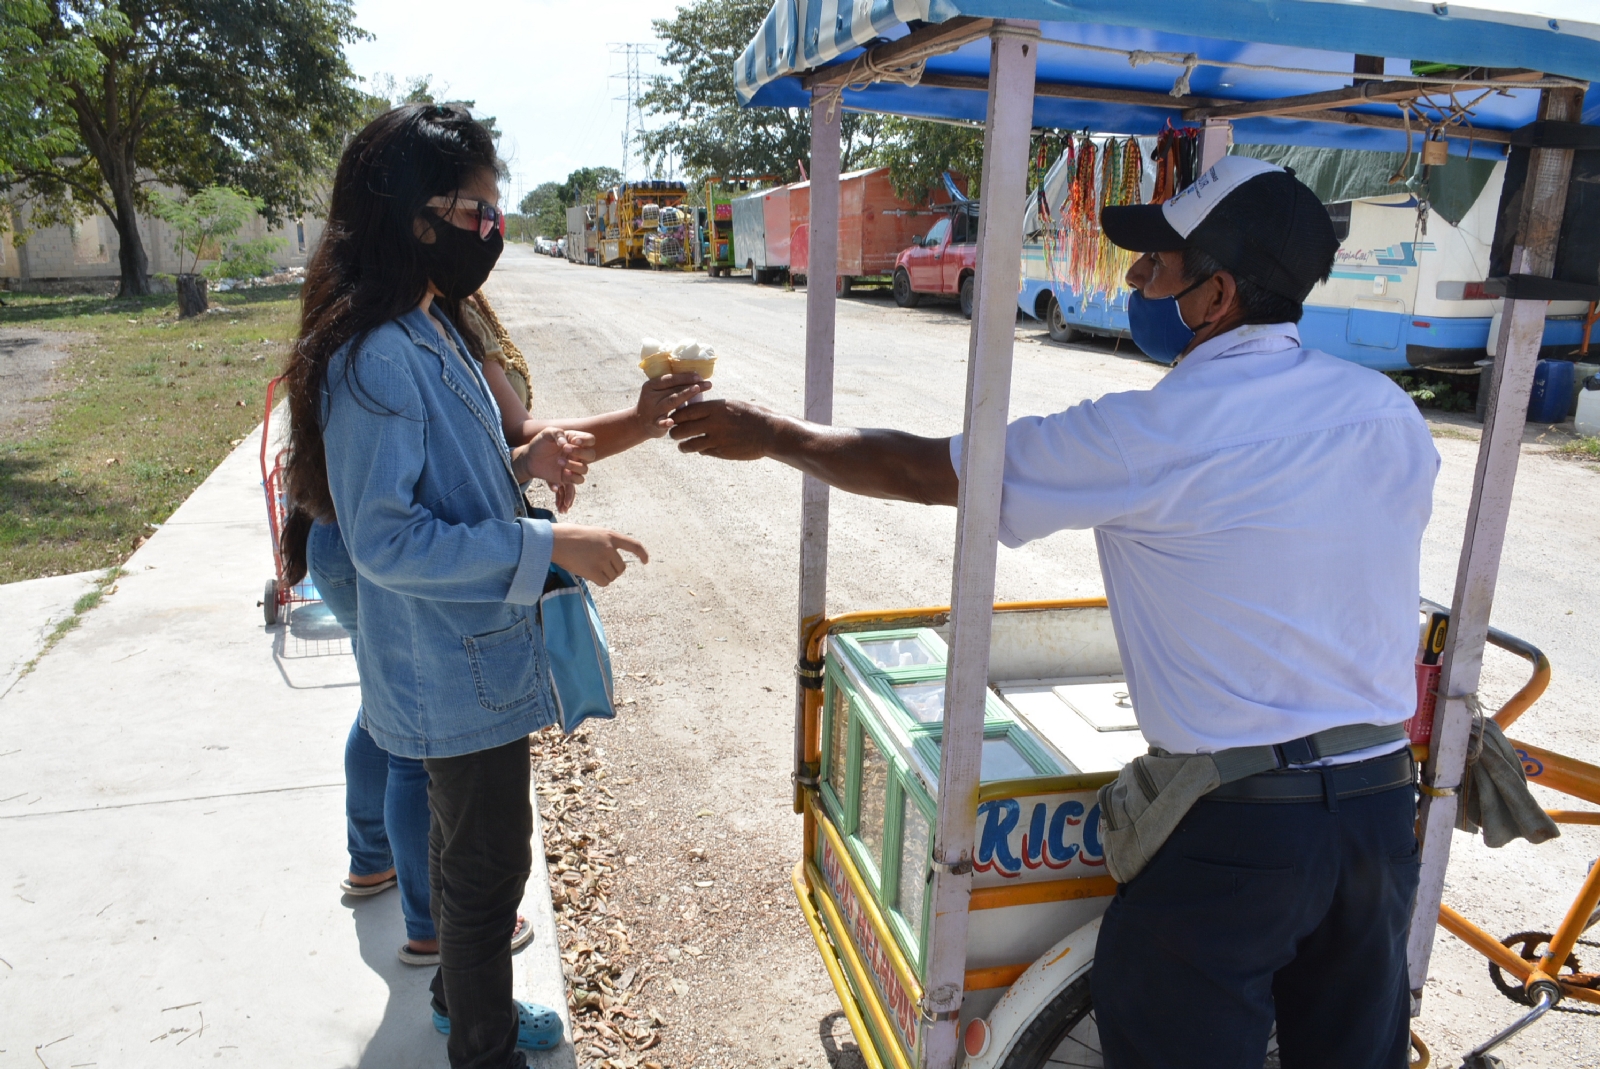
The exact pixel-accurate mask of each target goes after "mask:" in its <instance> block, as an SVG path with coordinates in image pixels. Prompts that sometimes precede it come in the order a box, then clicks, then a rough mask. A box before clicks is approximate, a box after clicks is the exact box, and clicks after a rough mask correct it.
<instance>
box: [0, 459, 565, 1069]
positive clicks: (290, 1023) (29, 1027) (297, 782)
mask: <svg viewBox="0 0 1600 1069" xmlns="http://www.w3.org/2000/svg"><path fill="white" fill-rule="evenodd" d="M260 433H261V432H260V430H259V429H258V430H257V431H256V433H255V434H254V435H252V436H251V437H250V438H247V439H246V440H245V441H244V442H243V443H242V444H241V445H240V446H239V448H238V449H236V450H235V451H234V452H233V454H232V455H231V456H229V457H228V459H227V460H225V461H224V462H223V463H222V465H221V466H220V467H218V468H217V470H216V471H215V472H213V473H212V475H211V477H210V478H208V479H207V480H206V481H205V483H204V484H202V485H201V486H200V488H199V489H198V490H196V491H195V493H194V495H193V496H192V497H191V498H190V499H189V500H188V501H186V502H185V503H184V504H183V506H182V507H181V508H180V509H179V510H178V511H177V512H176V513H175V514H174V515H173V516H172V518H171V520H169V521H168V522H167V524H166V525H165V526H163V527H162V528H161V530H160V531H159V532H157V534H156V535H155V537H153V538H152V539H150V541H149V542H147V543H146V544H145V545H144V546H143V547H142V548H141V549H140V550H139V551H138V552H137V553H136V554H134V556H133V558H132V559H131V560H130V561H129V562H128V564H127V565H126V572H127V574H126V575H125V576H124V577H123V578H122V579H120V580H119V581H118V584H117V587H116V593H115V594H114V595H110V596H108V597H107V598H106V599H105V600H104V602H103V603H102V604H101V605H100V607H98V608H96V609H94V610H93V611H92V612H90V613H88V614H87V615H86V616H85V617H84V620H83V623H82V625H81V626H80V627H78V628H77V629H76V630H74V631H72V632H71V633H70V634H68V635H67V636H66V637H65V638H64V639H63V640H62V642H61V643H60V644H59V645H58V646H57V647H56V648H55V649H54V650H52V651H51V652H50V653H49V654H48V655H47V656H46V657H45V658H44V659H43V660H42V661H41V662H40V664H39V666H38V667H37V668H36V669H35V670H34V671H33V672H32V673H31V674H30V675H28V676H27V677H26V678H24V679H22V680H21V681H19V682H18V683H16V685H15V686H14V687H13V688H12V689H11V691H10V693H9V694H6V695H5V697H4V698H0V882H3V889H0V1066H3V1067H12V1066H18V1067H20V1066H27V1067H30V1069H38V1067H39V1066H40V1065H41V1064H42V1065H44V1066H46V1067H47V1069H68V1067H74V1066H76V1067H84V1066H91V1065H99V1066H110V1065H114V1066H118V1067H135V1066H155V1065H160V1066H173V1065H188V1064H204V1065H228V1064H235V1063H237V1064H241V1065H243V1064H249V1065H253V1066H258V1065H265V1066H295V1067H297V1069H298V1067H322V1066H328V1067H336V1066H373V1067H378V1066H382V1067H385V1069H388V1067H413V1066H414V1067H419V1069H421V1067H428V1069H435V1067H443V1066H445V1065H446V1064H447V1060H446V1057H445V1044H444V1037H442V1036H440V1035H438V1034H437V1033H435V1032H434V1030H433V1026H432V1024H431V1021H430V1018H429V1011H428V992H427V987H428V983H429V981H430V980H431V979H432V975H433V970H432V969H420V968H412V967H408V966H406V965H402V964H401V963H400V961H399V960H398V958H397V957H396V956H395V951H396V949H397V948H398V947H399V945H400V944H401V943H402V942H403V941H404V939H405V933H404V928H403V925H402V921H401V916H400V902H399V895H398V893H396V892H386V893H384V894H381V895H378V896H375V897H374V898H371V899H359V900H357V899H342V898H341V896H340V894H339V891H338V881H339V879H340V878H341V877H342V876H343V875H344V874H345V872H346V871H347V869H348V865H349V858H348V855H347V854H346V853H345V826H344V791H343V787H344V783H343V780H344V775H343V747H344V738H345V735H346V734H347V732H348V731H349V728H350V722H351V719H352V717H353V716H354V713H355V710H356V706H357V704H358V703H359V693H358V690H357V684H356V672H355V663H354V661H353V659H352V658H351V656H350V649H349V642H348V641H347V640H345V639H344V636H343V632H342V631H340V630H339V629H338V628H337V626H336V625H334V624H333V623H332V621H331V620H330V619H329V618H328V617H327V615H326V611H325V610H323V609H322V608H321V606H311V607H306V608H302V609H298V610H296V612H295V613H294V614H293V615H292V616H291V618H290V621H289V623H288V625H287V626H284V625H280V626H278V627H274V628H266V627H264V626H263V618H262V612H261V609H260V608H258V607H257V600H258V599H259V598H260V597H261V590H262V587H263V585H264V584H265V581H266V580H267V579H268V578H270V577H271V575H272V555H271V550H270V547H269V545H268V536H267V524H266V515H265V505H264V503H263V500H262V495H261V486H260V481H261V476H260V471H259V468H258V464H257V455H258V450H259V448H260V437H259V435H260ZM57 585H60V584H57ZM27 586H28V584H16V587H18V588H24V587H27ZM35 593H36V592H33V591H29V590H22V589H18V590H17V591H16V592H15V593H13V592H12V588H10V587H0V619H5V618H7V617H9V616H11V615H12V613H13V611H14V610H18V611H20V609H21V607H22V606H23V605H24V604H25V603H27V601H28V599H29V598H34V597H35ZM73 596H76V595H75V594H74V595H73ZM35 600H37V599H36V598H35ZM69 604H70V603H69ZM533 854H534V858H535V862H534V865H535V868H534V873H533V876H532V878H531V879H530V880H529V884H528V895H527V898H526V900H525V901H524V903H523V906H522V912H523V913H524V914H525V915H527V916H528V918H529V919H530V920H531V921H532V922H533V923H534V925H535V928H536V935H535V939H534V941H533V943H532V944H531V945H530V946H529V947H528V948H527V949H526V950H524V951H523V952H522V953H521V954H519V955H518V956H517V958H516V959H515V960H516V962H517V966H516V969H517V993H518V995H519V997H523V998H528V999H531V1000H533V1001H536V1002H541V1003H543V1004H545V1005H547V1006H553V1007H558V1008H559V1009H560V1011H561V1013H562V1016H563V1018H565V1016H566V1000H565V997H564V994H563V987H562V976H561V962H560V959H559V957H558V954H557V950H556V946H555V940H554V916H553V913H552V911H551V908H550V898H549V894H548V891H547V887H548V880H547V877H546V873H545V869H544V851H543V849H541V848H539V842H538V836H537V833H536V835H535V849H534V851H533ZM530 1061H533V1062H534V1064H538V1065H541V1066H549V1067H556V1066H573V1065H574V1064H575V1059H574V1057H573V1052H572V1048H571V1046H570V1045H569V1044H567V1043H563V1045H562V1046H561V1047H560V1048H558V1049H557V1050H556V1051H554V1052H551V1053H550V1054H546V1055H539V1056H535V1057H533V1058H530Z"/></svg>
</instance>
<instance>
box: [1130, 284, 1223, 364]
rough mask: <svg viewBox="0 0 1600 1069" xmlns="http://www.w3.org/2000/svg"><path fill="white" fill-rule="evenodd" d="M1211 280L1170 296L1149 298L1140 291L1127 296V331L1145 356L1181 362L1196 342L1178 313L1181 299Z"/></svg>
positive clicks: (1169, 361) (1166, 361)
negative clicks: (1180, 356) (1179, 299)
mask: <svg viewBox="0 0 1600 1069" xmlns="http://www.w3.org/2000/svg"><path fill="white" fill-rule="evenodd" d="M1210 281H1211V279H1210V277H1209V276H1208V277H1206V278H1202V279H1201V280H1200V281H1199V282H1196V283H1195V284H1194V285H1192V286H1190V287H1189V288H1188V289H1186V290H1184V291H1183V292H1182V293H1179V294H1175V295H1173V296H1171V297H1146V296H1145V295H1144V294H1142V293H1140V292H1139V291H1138V290H1134V291H1133V292H1132V293H1130V294H1128V331H1129V333H1131V334H1132V335H1133V344H1135V345H1137V346H1138V347H1139V348H1140V349H1141V350H1142V351H1143V352H1144V355H1146V356H1148V357H1149V358H1150V359H1152V360H1156V361H1159V362H1161V363H1163V364H1170V363H1172V362H1173V361H1174V360H1176V359H1178V356H1179V354H1181V353H1182V352H1183V351H1184V350H1185V349H1187V348H1188V347H1189V343H1190V342H1192V341H1194V331H1193V330H1191V329H1189V324H1187V323H1185V322H1184V321H1183V313H1182V312H1180V311H1178V298H1179V297H1185V296H1188V295H1189V294H1190V293H1193V292H1194V291H1195V290H1196V289H1199V288H1200V287H1201V286H1203V285H1205V284H1206V283H1207V282H1210Z"/></svg>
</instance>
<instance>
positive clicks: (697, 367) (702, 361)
mask: <svg viewBox="0 0 1600 1069" xmlns="http://www.w3.org/2000/svg"><path fill="white" fill-rule="evenodd" d="M690 354H692V355H690ZM716 369H717V351H716V350H715V349H714V348H712V347H711V346H709V345H707V346H705V347H703V348H702V347H701V346H700V345H698V344H697V345H694V346H693V347H692V349H690V350H686V351H685V354H684V355H679V353H678V350H674V351H673V354H672V371H673V374H687V373H690V372H693V373H694V374H696V375H699V376H700V377H701V378H702V379H709V378H710V377H711V373H712V372H713V371H715V370H716ZM703 396H705V395H704V394H696V395H695V400H697V401H698V400H699V399H700V398H701V397H703Z"/></svg>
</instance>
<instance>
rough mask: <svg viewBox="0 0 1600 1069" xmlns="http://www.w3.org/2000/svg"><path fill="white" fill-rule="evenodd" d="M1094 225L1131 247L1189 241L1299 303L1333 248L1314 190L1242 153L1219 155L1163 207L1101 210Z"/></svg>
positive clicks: (1335, 242)
mask: <svg viewBox="0 0 1600 1069" xmlns="http://www.w3.org/2000/svg"><path fill="white" fill-rule="evenodd" d="M1100 229H1101V231H1102V232H1103V233H1104V234H1105V236H1106V238H1107V240H1109V241H1110V242H1111V243H1112V244H1113V245H1117V246H1120V247H1121V248H1124V249H1129V250H1131V251H1133V252H1177V251H1180V250H1181V249H1183V248H1185V247H1186V246H1189V245H1193V246H1195V247H1197V248H1199V249H1200V250H1201V251H1202V252H1205V253H1207V254H1208V255H1210V256H1211V258H1212V259H1214V260H1216V261H1217V262H1218V263H1220V264H1222V265H1223V266H1224V267H1226V268H1227V269H1228V270H1229V271H1231V272H1233V274H1234V275H1235V276H1237V277H1239V278H1245V279H1249V280H1250V281H1251V282H1254V283H1255V284H1256V285H1258V286H1261V287H1263V288H1265V289H1268V290H1271V291H1272V292H1273V293H1276V294H1279V295H1280V296H1283V297H1287V298H1289V299H1290V300H1292V301H1304V300H1305V299H1306V295H1307V294H1309V293H1310V292H1311V289H1312V287H1314V286H1315V285H1316V284H1317V283H1318V282H1321V281H1322V279H1323V278H1324V277H1326V275H1327V274H1328V270H1329V268H1331V267H1332V266H1333V256H1334V253H1336V252H1337V251H1338V249H1339V239H1338V238H1337V237H1336V236H1335V235H1334V232H1333V220H1331V219H1329V218H1328V210H1327V208H1325V207H1323V204H1322V202H1321V201H1320V200H1318V199H1317V195H1316V194H1315V193H1313V192H1311V190H1310V189H1309V188H1308V187H1307V186H1306V184H1305V183H1304V182H1301V181H1300V180H1299V179H1298V178H1296V177H1295V176H1294V175H1293V174H1292V173H1291V172H1289V171H1286V170H1284V169H1283V168H1282V167H1277V166H1274V165H1273V164H1270V163H1267V162H1266V161H1265V160H1258V159H1253V158H1251V157H1249V156H1224V157H1223V158H1222V159H1220V160H1218V161H1217V162H1216V164H1215V165H1214V166H1213V167H1212V168H1211V169H1210V170H1208V171H1206V172H1205V173H1204V174H1202V175H1201V176H1200V177H1199V178H1198V179H1196V180H1195V182H1194V184H1193V185H1191V186H1190V187H1189V188H1187V189H1185V190H1184V191H1183V192H1182V193H1179V194H1178V195H1177V196H1176V197H1173V198H1172V199H1171V200H1169V201H1167V202H1166V203H1165V204H1129V205H1124V206H1121V207H1109V208H1106V209H1104V210H1103V211H1102V212H1101V213H1100Z"/></svg>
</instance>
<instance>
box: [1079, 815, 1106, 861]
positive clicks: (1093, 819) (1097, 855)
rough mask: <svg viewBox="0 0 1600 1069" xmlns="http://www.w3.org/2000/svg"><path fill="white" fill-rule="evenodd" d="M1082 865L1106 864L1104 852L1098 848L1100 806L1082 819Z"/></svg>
mask: <svg viewBox="0 0 1600 1069" xmlns="http://www.w3.org/2000/svg"><path fill="white" fill-rule="evenodd" d="M1083 863H1084V864H1085V865H1104V864H1105V863H1106V855H1105V851H1104V850H1102V849H1101V848H1100V806H1099V804H1098V803H1096V805H1095V807H1094V808H1093V809H1091V810H1089V815H1088V816H1086V817H1084V818H1083Z"/></svg>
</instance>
